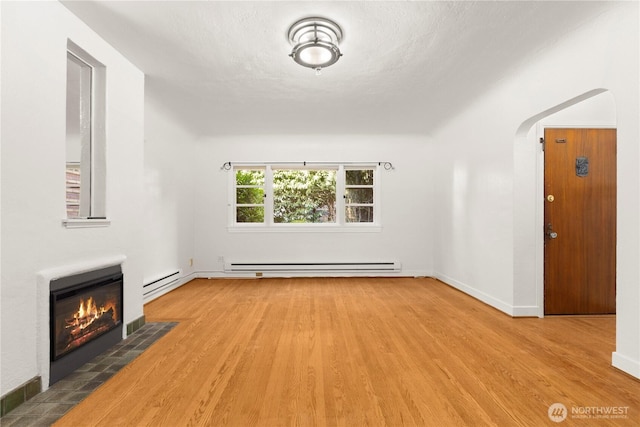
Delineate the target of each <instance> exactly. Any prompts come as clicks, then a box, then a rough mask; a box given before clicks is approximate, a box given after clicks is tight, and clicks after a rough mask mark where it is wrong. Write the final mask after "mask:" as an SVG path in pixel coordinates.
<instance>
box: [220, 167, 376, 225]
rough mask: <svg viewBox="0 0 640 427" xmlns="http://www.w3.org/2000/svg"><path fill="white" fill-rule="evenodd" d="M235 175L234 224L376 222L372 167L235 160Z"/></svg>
mask: <svg viewBox="0 0 640 427" xmlns="http://www.w3.org/2000/svg"><path fill="white" fill-rule="evenodd" d="M230 169H231V167H230ZM233 174H234V177H235V179H233V189H232V194H233V200H232V201H233V203H232V204H230V206H232V210H233V214H232V215H233V220H232V225H233V226H238V227H245V226H247V227H250V226H253V227H255V226H264V227H270V228H274V229H278V228H279V227H286V228H287V229H296V227H297V228H300V227H301V226H304V225H308V226H310V227H321V228H322V227H334V228H341V227H348V226H362V225H369V226H373V225H379V224H380V221H379V217H378V215H377V213H376V212H377V210H378V203H377V197H376V185H377V184H378V182H377V178H376V176H377V167H376V166H354V165H349V166H344V165H330V166H324V165H321V166H313V167H311V166H306V165H305V166H300V167H298V166H296V167H291V166H289V165H268V164H265V165H259V166H243V165H238V166H234V167H233Z"/></svg>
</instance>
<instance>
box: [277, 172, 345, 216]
mask: <svg viewBox="0 0 640 427" xmlns="http://www.w3.org/2000/svg"><path fill="white" fill-rule="evenodd" d="M273 222H275V223H282V224H292V223H298V224H318V223H335V222H336V171H335V170H326V169H317V170H315V169H313V170H309V169H275V170H273Z"/></svg>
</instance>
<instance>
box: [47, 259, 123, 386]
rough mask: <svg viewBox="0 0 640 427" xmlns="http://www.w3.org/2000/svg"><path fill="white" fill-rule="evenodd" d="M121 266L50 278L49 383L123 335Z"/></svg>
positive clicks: (89, 358)
mask: <svg viewBox="0 0 640 427" xmlns="http://www.w3.org/2000/svg"><path fill="white" fill-rule="evenodd" d="M122 293H123V275H122V270H121V268H120V266H113V267H108V268H103V269H100V270H96V271H91V272H87V273H82V274H77V275H73V276H68V277H63V278H60V279H56V280H52V281H51V282H50V293H49V300H50V304H49V307H50V322H49V330H50V363H51V372H50V384H53V383H55V382H57V381H59V380H60V379H62V378H63V377H65V376H66V375H68V374H70V373H71V372H73V371H74V370H76V369H77V368H79V367H80V366H82V365H83V364H85V363H86V362H88V361H89V360H91V359H92V358H94V357H95V356H97V355H99V354H100V353H102V352H103V351H105V350H107V349H108V348H110V347H111V346H113V345H114V344H116V343H117V342H118V341H120V340H121V339H122V310H123V307H122V306H123V295H122Z"/></svg>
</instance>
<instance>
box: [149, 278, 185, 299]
mask: <svg viewBox="0 0 640 427" xmlns="http://www.w3.org/2000/svg"><path fill="white" fill-rule="evenodd" d="M181 279H182V271H181V270H175V271H171V272H169V273H166V274H162V275H161V276H160V277H158V278H157V279H153V280H150V281H148V282H147V283H145V284H144V285H143V286H142V299H143V301H144V302H149V301H151V300H152V299H155V298H157V297H159V296H160V295H163V294H165V293H167V292H169V291H170V290H172V289H173V288H175V287H177V286H178V285H180V281H181Z"/></svg>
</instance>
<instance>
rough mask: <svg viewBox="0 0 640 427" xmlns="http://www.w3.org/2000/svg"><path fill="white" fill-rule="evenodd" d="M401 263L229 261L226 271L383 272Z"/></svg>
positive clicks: (394, 268)
mask: <svg viewBox="0 0 640 427" xmlns="http://www.w3.org/2000/svg"><path fill="white" fill-rule="evenodd" d="M400 269H401V264H400V263H399V262H395V261H387V262H267V263H264V262H227V263H225V265H224V270H225V271H226V272H230V273H233V272H280V273H287V272H290V273H304V272H327V273H330V272H336V273H338V272H345V273H383V272H394V271H400Z"/></svg>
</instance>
